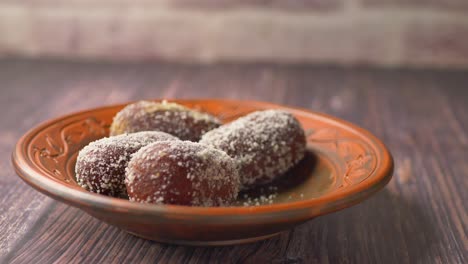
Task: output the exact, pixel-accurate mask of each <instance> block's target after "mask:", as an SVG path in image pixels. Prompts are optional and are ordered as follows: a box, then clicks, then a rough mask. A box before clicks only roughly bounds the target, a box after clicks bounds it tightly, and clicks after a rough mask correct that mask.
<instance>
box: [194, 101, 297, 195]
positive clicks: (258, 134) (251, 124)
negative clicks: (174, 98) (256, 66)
mask: <svg viewBox="0 0 468 264" xmlns="http://www.w3.org/2000/svg"><path fill="white" fill-rule="evenodd" d="M200 143H202V144H206V145H210V146H212V147H214V148H217V149H220V150H224V151H226V153H227V154H229V155H230V156H231V157H233V158H234V160H236V162H237V164H238V166H239V169H240V175H241V185H242V186H241V187H242V188H243V189H246V188H249V187H250V186H253V185H256V184H264V183H268V182H271V181H272V180H274V179H275V177H276V176H278V175H280V174H282V173H284V172H286V171H287V170H288V169H289V168H291V167H292V166H294V165H295V164H297V163H298V162H299V161H300V160H301V159H302V158H303V157H304V153H305V148H306V141H305V134H304V130H303V129H302V127H301V125H300V123H299V122H298V120H297V119H296V118H294V116H293V115H292V114H290V113H288V112H285V111H281V110H265V111H257V112H253V113H251V114H249V115H246V116H244V117H241V118H239V119H237V120H235V121H233V122H231V123H229V124H226V125H223V126H221V127H219V128H216V129H214V130H211V131H209V132H207V133H206V134H204V135H203V136H202V139H201V140H200Z"/></svg>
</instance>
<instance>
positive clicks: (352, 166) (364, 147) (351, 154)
mask: <svg viewBox="0 0 468 264" xmlns="http://www.w3.org/2000/svg"><path fill="white" fill-rule="evenodd" d="M307 142H308V143H309V144H319V145H321V146H322V147H324V148H326V149H327V150H329V151H330V152H333V153H335V154H336V155H337V156H338V157H339V158H340V159H342V160H343V161H344V164H346V167H345V168H343V169H344V175H343V176H344V177H343V178H344V181H343V184H342V186H341V187H343V186H347V185H353V184H358V183H360V182H362V181H364V180H365V179H367V178H368V177H369V176H370V175H371V174H372V172H373V171H374V170H375V169H376V167H377V155H376V154H375V152H374V150H373V149H372V148H371V147H370V146H369V145H368V144H367V143H366V142H364V141H362V140H360V139H357V138H349V137H346V136H342V135H341V134H340V131H339V130H338V129H336V128H321V129H318V130H313V129H309V130H307Z"/></svg>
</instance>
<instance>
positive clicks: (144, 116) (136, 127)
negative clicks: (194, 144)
mask: <svg viewBox="0 0 468 264" xmlns="http://www.w3.org/2000/svg"><path fill="white" fill-rule="evenodd" d="M220 124H221V123H220V121H219V120H218V119H217V118H215V117H214V116H212V115H209V114H206V113H201V112H198V111H195V110H192V109H189V108H187V107H184V106H182V105H179V104H176V103H168V102H166V101H162V102H161V103H155V102H149V101H140V102H137V103H134V104H130V105H128V106H126V107H125V108H124V109H122V110H121V111H120V112H118V113H117V115H116V116H115V117H114V121H113V122H112V125H111V128H110V132H111V135H119V134H122V133H133V132H138V131H146V130H157V131H163V132H166V133H169V134H171V135H174V136H176V137H178V138H180V139H182V140H190V141H198V140H200V137H201V136H202V135H203V134H204V133H206V132H207V131H209V130H211V129H213V128H216V127H218V126H220Z"/></svg>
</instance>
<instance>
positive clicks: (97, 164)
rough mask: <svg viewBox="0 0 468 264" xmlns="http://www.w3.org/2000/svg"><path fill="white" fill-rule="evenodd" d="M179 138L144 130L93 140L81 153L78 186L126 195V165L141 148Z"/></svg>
mask: <svg viewBox="0 0 468 264" xmlns="http://www.w3.org/2000/svg"><path fill="white" fill-rule="evenodd" d="M165 140H172V141H175V140H178V139H177V138H176V137H174V136H172V135H169V134H167V133H164V132H159V131H145V132H138V133H133V134H123V135H118V136H114V137H107V138H102V139H99V140H96V141H94V142H91V143H90V144H89V145H87V146H86V147H84V148H83V149H82V150H81V151H80V152H79V154H78V158H77V161H76V166H75V173H76V180H77V182H78V185H80V186H81V187H83V188H85V189H86V190H88V191H91V192H94V193H99V194H104V195H108V196H114V197H125V196H126V195H127V189H126V187H125V183H124V179H125V168H126V167H127V164H128V162H129V161H130V158H131V155H132V154H133V153H135V152H137V151H138V150H139V149H140V148H142V147H144V146H146V145H148V144H150V143H153V142H156V141H165Z"/></svg>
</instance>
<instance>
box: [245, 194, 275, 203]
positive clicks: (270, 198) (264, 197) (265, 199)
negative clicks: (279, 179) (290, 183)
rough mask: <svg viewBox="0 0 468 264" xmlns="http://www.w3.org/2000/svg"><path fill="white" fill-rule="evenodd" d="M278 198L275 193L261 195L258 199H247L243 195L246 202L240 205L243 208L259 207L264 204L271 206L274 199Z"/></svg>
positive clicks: (247, 197)
mask: <svg viewBox="0 0 468 264" xmlns="http://www.w3.org/2000/svg"><path fill="white" fill-rule="evenodd" d="M277 196H278V194H277V193H273V194H270V195H261V196H258V197H249V196H248V195H244V198H245V199H246V201H245V202H244V203H243V204H242V205H243V206H260V205H265V204H273V202H274V200H275V198H276V197H277Z"/></svg>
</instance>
